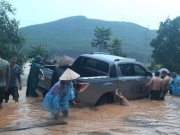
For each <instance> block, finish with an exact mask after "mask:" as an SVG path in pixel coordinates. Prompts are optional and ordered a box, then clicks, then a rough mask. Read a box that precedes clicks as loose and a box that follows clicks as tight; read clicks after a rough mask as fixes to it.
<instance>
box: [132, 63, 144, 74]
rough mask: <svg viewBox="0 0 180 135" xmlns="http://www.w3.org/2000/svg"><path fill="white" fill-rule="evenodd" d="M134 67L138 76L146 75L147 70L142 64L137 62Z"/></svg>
mask: <svg viewBox="0 0 180 135" xmlns="http://www.w3.org/2000/svg"><path fill="white" fill-rule="evenodd" d="M134 69H135V75H136V76H145V75H146V70H145V69H144V68H143V67H142V66H141V65H138V64H135V65H134Z"/></svg>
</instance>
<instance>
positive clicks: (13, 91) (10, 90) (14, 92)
mask: <svg viewBox="0 0 180 135" xmlns="http://www.w3.org/2000/svg"><path fill="white" fill-rule="evenodd" d="M10 95H12V97H13V99H18V98H19V93H18V87H9V88H8V90H7V91H5V95H4V99H6V100H9V96H10Z"/></svg>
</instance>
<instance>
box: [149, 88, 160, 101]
mask: <svg viewBox="0 0 180 135" xmlns="http://www.w3.org/2000/svg"><path fill="white" fill-rule="evenodd" d="M160 95H161V90H151V100H160Z"/></svg>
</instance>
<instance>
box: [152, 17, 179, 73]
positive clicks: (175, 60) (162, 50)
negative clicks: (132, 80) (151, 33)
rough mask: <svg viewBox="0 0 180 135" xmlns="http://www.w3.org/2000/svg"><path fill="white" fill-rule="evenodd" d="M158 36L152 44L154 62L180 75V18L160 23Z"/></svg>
mask: <svg viewBox="0 0 180 135" xmlns="http://www.w3.org/2000/svg"><path fill="white" fill-rule="evenodd" d="M157 33H158V36H157V37H156V39H153V40H152V41H151V42H150V45H151V46H152V47H153V48H154V50H153V52H152V56H151V57H152V58H153V61H154V62H155V63H156V64H159V65H161V67H166V68H168V69H169V70H170V71H176V72H179V73H180V17H177V18H175V19H174V20H171V19H169V18H168V19H166V21H165V22H161V23H160V27H159V30H158V31H157Z"/></svg>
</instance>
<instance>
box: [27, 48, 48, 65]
mask: <svg viewBox="0 0 180 135" xmlns="http://www.w3.org/2000/svg"><path fill="white" fill-rule="evenodd" d="M30 48H31V51H30V52H29V53H28V55H27V58H28V59H32V58H35V57H36V55H40V56H41V57H42V58H43V59H44V60H45V62H47V61H49V60H50V53H49V52H48V51H47V50H46V49H45V48H43V47H42V46H41V45H37V46H30Z"/></svg>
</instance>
